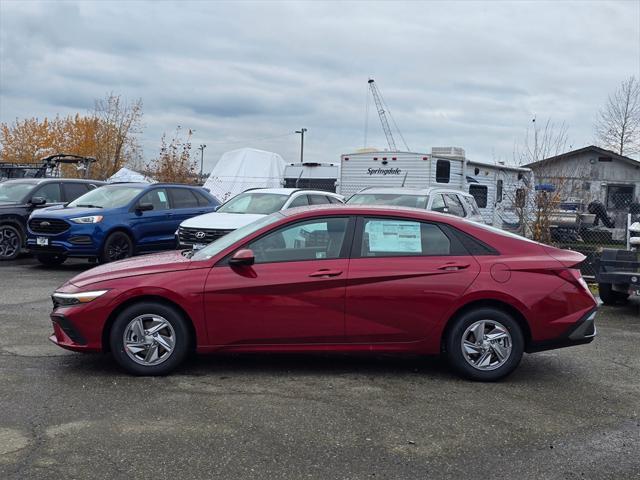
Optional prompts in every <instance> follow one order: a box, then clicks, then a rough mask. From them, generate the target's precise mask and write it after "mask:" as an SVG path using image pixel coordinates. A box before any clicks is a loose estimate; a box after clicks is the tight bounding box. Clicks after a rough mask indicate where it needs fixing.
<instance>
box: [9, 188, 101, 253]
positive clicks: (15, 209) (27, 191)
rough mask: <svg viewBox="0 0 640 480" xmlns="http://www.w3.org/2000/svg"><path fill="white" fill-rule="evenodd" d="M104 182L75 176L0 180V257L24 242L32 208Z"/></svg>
mask: <svg viewBox="0 0 640 480" xmlns="http://www.w3.org/2000/svg"><path fill="white" fill-rule="evenodd" d="M100 185H104V182H98V181H96V180H80V179H75V178H73V179H72V178H24V179H19V180H7V181H6V182H2V183H0V260H13V259H14V258H16V257H17V256H18V255H19V254H20V251H21V250H22V248H23V247H24V246H25V242H26V237H27V235H26V231H27V219H28V218H29V215H31V212H32V211H33V210H34V209H35V208H41V207H45V206H46V207H49V206H51V205H60V204H64V203H67V202H71V201H72V200H75V199H76V198H78V197H79V196H81V195H84V194H85V193H87V192H88V191H89V190H93V189H94V188H96V187H99V186H100Z"/></svg>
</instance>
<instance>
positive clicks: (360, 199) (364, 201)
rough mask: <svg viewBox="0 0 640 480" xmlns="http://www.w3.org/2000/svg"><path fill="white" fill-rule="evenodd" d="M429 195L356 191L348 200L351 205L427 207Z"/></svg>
mask: <svg viewBox="0 0 640 480" xmlns="http://www.w3.org/2000/svg"><path fill="white" fill-rule="evenodd" d="M428 199H429V197H428V196H427V195H412V194H407V193H356V194H355V195H354V196H353V197H351V198H350V199H349V201H348V202H347V203H348V204H350V205H395V206H398V207H413V208H427V200H428Z"/></svg>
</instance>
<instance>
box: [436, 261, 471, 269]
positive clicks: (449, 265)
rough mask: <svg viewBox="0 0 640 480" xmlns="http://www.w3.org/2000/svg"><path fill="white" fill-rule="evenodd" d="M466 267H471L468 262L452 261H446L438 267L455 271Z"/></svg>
mask: <svg viewBox="0 0 640 480" xmlns="http://www.w3.org/2000/svg"><path fill="white" fill-rule="evenodd" d="M465 268H469V264H468V263H455V262H451V263H445V264H444V265H442V266H441V267H438V270H450V271H455V270H464V269H465Z"/></svg>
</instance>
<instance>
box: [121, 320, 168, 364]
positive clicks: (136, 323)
mask: <svg viewBox="0 0 640 480" xmlns="http://www.w3.org/2000/svg"><path fill="white" fill-rule="evenodd" d="M123 344H124V350H125V352H126V353H127V355H128V356H129V358H131V360H133V361H134V362H136V363H138V364H140V365H144V366H151V365H159V364H161V363H163V362H165V361H166V360H167V359H169V357H170V356H171V354H172V353H173V350H174V348H175V344H176V334H175V331H174V329H173V326H171V324H170V323H169V322H168V321H167V320H166V319H165V318H164V317H161V316H160V315H155V314H149V315H139V316H137V317H136V318H134V319H133V320H131V321H130V322H129V324H128V325H127V326H126V328H125V329H124V334H123Z"/></svg>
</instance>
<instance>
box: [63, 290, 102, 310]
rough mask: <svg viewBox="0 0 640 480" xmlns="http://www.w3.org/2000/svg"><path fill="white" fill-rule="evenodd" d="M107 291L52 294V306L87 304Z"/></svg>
mask: <svg viewBox="0 0 640 480" xmlns="http://www.w3.org/2000/svg"><path fill="white" fill-rule="evenodd" d="M107 292H108V290H93V291H91V292H78V293H61V292H54V293H53V295H51V299H52V300H53V304H54V305H55V306H56V307H68V306H71V305H79V304H81V303H89V302H92V301H93V300H95V299H96V298H98V297H100V296H102V295H104V294H105V293H107Z"/></svg>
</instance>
